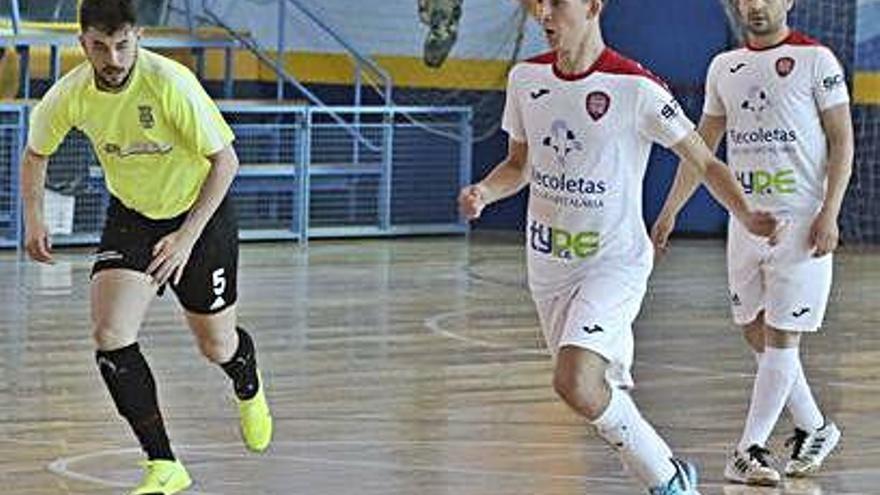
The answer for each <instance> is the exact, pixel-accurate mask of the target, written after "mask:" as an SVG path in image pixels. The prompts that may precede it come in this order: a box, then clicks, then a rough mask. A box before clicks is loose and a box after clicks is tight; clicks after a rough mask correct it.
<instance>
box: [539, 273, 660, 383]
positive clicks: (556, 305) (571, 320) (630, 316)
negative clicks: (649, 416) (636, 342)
mask: <svg viewBox="0 0 880 495" xmlns="http://www.w3.org/2000/svg"><path fill="white" fill-rule="evenodd" d="M644 296H645V288H644V286H643V287H642V288H641V290H639V289H634V288H633V287H632V285H625V284H621V283H617V282H615V281H614V280H609V279H608V278H601V277H600V278H590V279H589V280H584V281H582V282H581V283H580V284H577V285H575V286H573V287H572V288H571V290H570V291H568V292H566V293H563V294H561V295H558V296H555V297H550V298H547V299H535V306H536V307H537V309H538V318H539V319H540V321H541V330H542V331H543V333H544V341H545V342H546V343H547V347H548V348H549V349H550V351H551V352H552V353H553V356H554V357H555V356H556V354H557V353H558V352H559V349H561V348H562V347H565V346H574V347H580V348H582V349H589V350H591V351H593V352H595V353H597V354H599V355H601V356H602V357H604V358H605V359H606V360H608V363H609V366H608V370H607V371H606V379H607V380H608V383H609V384H610V385H611V386H615V387H620V388H632V387H633V379H632V375H631V373H630V369H631V368H632V363H633V333H632V324H633V321H635V319H636V316H638V314H639V309H640V308H641V306H642V299H644Z"/></svg>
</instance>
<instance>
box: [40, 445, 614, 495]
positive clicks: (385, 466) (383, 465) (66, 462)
mask: <svg viewBox="0 0 880 495" xmlns="http://www.w3.org/2000/svg"><path fill="white" fill-rule="evenodd" d="M471 444H472V445H475V446H507V447H514V448H531V447H545V448H555V447H567V448H570V447H571V444H564V443H530V442H508V441H488V442H483V441H479V440H401V441H385V440H326V441H324V440H321V441H314V440H306V441H296V440H291V441H284V442H275V443H273V447H272V452H271V453H270V455H269V456H268V457H255V456H253V455H251V454H248V453H245V452H232V453H220V452H211V450H216V449H231V450H232V449H234V450H235V451H238V450H239V449H240V448H241V444H240V443H227V444H208V445H201V446H198V445H193V446H184V447H183V448H179V450H181V451H185V452H192V453H198V455H199V456H201V457H209V458H214V459H225V460H227V461H230V460H233V459H234V460H236V461H248V462H266V461H273V462H274V461H287V462H300V463H304V464H317V465H323V466H351V467H360V468H372V469H381V470H387V471H406V472H427V473H449V474H463V475H473V476H497V477H519V478H528V479H540V478H549V479H559V480H574V481H584V482H590V481H593V482H602V483H613V484H629V483H630V481H629V480H628V479H625V478H622V477H616V478H615V477H593V476H579V475H565V474H548V473H528V472H522V471H508V470H497V469H472V468H457V467H451V466H428V465H423V466H418V465H405V464H401V463H395V462H377V461H359V460H338V459H328V458H323V457H305V456H297V455H286V454H278V453H277V449H278V447H279V446H281V447H283V446H293V447H297V446H298V447H312V446H318V445H326V446H338V445H350V446H377V445H378V446H400V445H411V446H417V445H422V446H432V445H440V446H443V445H448V446H464V445H471ZM597 447H601V446H597ZM138 452H140V449H137V448H121V449H106V450H101V451H97V452H90V453H86V454H81V455H77V456H72V457H67V458H60V459H56V460H55V461H53V462H51V463H50V464H49V466H48V469H49V471H50V472H52V473H54V474H57V475H59V476H62V477H66V478H70V479H74V480H78V481H86V482H89V483H94V484H98V485H103V486H107V487H113V488H126V487H129V486H130V484H127V483H122V482H119V481H112V480H106V479H103V478H99V477H96V476H91V475H88V474H84V473H80V472H77V471H74V470H73V469H71V465H74V464H77V463H80V462H83V461H87V460H91V459H98V458H102V457H116V456H119V455H123V454H136V453H138ZM192 493H194V494H195V493H198V494H201V495H211V494H209V493H208V492H192Z"/></svg>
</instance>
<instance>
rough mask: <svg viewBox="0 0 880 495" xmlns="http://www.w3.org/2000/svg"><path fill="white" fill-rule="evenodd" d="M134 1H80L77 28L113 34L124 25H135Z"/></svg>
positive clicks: (135, 11) (135, 8)
mask: <svg viewBox="0 0 880 495" xmlns="http://www.w3.org/2000/svg"><path fill="white" fill-rule="evenodd" d="M135 1H136V0H82V3H81V4H80V7H79V28H80V30H81V31H82V32H86V31H88V30H89V28H95V29H97V30H98V31H101V32H104V33H107V34H113V33H115V32H116V31H119V30H120V29H121V28H122V27H123V26H125V25H126V24H128V25H131V26H134V25H136V24H137V7H136V5H135Z"/></svg>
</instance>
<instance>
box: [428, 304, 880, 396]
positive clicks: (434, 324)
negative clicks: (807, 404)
mask: <svg viewBox="0 0 880 495" xmlns="http://www.w3.org/2000/svg"><path fill="white" fill-rule="evenodd" d="M473 311H476V310H467V309H463V310H458V311H448V312H445V313H439V314H437V315H434V316H430V317H428V318H425V319H424V320H423V321H422V323H423V324H424V326H425V327H426V328H427V329H428V330H430V331H431V333H434V334H436V335H439V336H442V337H446V338H448V339H451V340H456V341H459V342H463V343H465V344H470V345H474V346H478V347H488V348H492V349H497V350H502V351H507V352H510V353H517V354H538V355H542V356H544V355H546V356H548V357H549V356H550V352H549V351H546V350H542V349H528V348H524V347H512V346H508V345H504V344H501V343H498V342H492V341H488V340H483V339H478V338H473V337H468V336H466V335H461V334H459V333H456V332H453V331H451V330H447V329H445V328H443V325H442V322H443V321H445V320H448V319H451V318H454V317H457V316H465V315H468V314H470V313H472V312H473ZM635 362H636V363H639V364H641V365H642V366H650V367H656V368H664V369H668V370H672V371H676V372H682V373H693V374H694V375H695V376H694V377H692V379H694V380H696V379H699V380H701V381H702V380H717V379H728V378H752V377H754V376H755V375H754V373H742V372H730V371H719V370H713V369H708V368H701V367H697V366H686V365H681V364H670V363H655V362H648V361H644V360H641V359H636V360H635ZM697 375H698V376H697ZM825 384H826V385H827V386H829V387H837V388H849V389H853V390H863V391H877V392H880V385H870V384H863V383H852V382H844V381H831V382H826V383H825Z"/></svg>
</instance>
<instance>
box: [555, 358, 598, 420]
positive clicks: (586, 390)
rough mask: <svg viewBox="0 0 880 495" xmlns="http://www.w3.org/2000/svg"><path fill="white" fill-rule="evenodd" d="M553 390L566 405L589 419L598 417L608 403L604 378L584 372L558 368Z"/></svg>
mask: <svg viewBox="0 0 880 495" xmlns="http://www.w3.org/2000/svg"><path fill="white" fill-rule="evenodd" d="M553 390H555V391H556V394H557V395H559V397H560V398H561V399H562V400H563V401H565V403H566V404H568V405H569V406H571V407H572V408H574V409H575V410H577V411H579V412H581V413H582V414H584V415H586V416H587V417H588V418H595V417H598V415H599V414H601V412H602V410H604V408H605V402H607V400H606V399H605V396H606V395H607V386H606V385H605V383H604V378H603V377H602V376H601V375H600V374H597V373H590V372H588V371H587V372H584V370H571V369H560V368H557V370H556V372H555V373H554V375H553Z"/></svg>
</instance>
